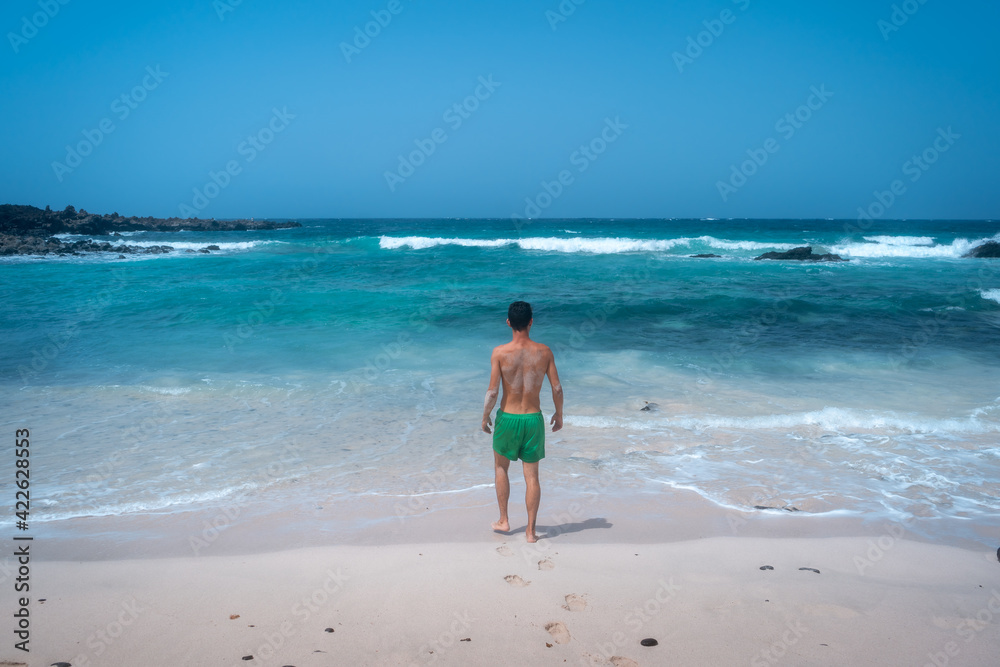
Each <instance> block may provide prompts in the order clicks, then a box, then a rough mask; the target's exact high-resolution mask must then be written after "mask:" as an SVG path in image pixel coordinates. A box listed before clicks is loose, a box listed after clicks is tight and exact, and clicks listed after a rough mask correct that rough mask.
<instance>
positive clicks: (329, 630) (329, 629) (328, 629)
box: [323, 628, 335, 632]
mask: <svg viewBox="0 0 1000 667" xmlns="http://www.w3.org/2000/svg"><path fill="white" fill-rule="evenodd" d="M323 632H335V630H334V629H333V628H327V629H326V630H323Z"/></svg>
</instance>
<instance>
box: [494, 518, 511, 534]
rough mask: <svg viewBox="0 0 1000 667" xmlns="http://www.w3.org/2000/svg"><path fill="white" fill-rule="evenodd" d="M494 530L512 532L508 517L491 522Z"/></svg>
mask: <svg viewBox="0 0 1000 667" xmlns="http://www.w3.org/2000/svg"><path fill="white" fill-rule="evenodd" d="M490 525H491V526H492V527H493V530H495V531H497V532H498V533H509V532H510V522H509V521H507V520H506V519H501V520H500V521H494V522H493V523H491V524H490Z"/></svg>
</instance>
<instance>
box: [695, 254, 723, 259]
mask: <svg viewBox="0 0 1000 667" xmlns="http://www.w3.org/2000/svg"><path fill="white" fill-rule="evenodd" d="M691 257H693V258H694V259H718V258H720V257H722V255H713V254H712V253H703V254H701V255H691Z"/></svg>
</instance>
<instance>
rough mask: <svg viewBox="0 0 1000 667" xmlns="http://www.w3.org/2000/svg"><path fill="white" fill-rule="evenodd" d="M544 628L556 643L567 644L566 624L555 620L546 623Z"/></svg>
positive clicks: (567, 631)
mask: <svg viewBox="0 0 1000 667" xmlns="http://www.w3.org/2000/svg"><path fill="white" fill-rule="evenodd" d="M545 629H546V630H547V631H548V633H549V634H550V635H552V639H553V641H555V643H557V644H568V643H569V630H567V629H566V626H565V625H563V624H562V623H560V622H559V621H556V622H555V623H546V624H545Z"/></svg>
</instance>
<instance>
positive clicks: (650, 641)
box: [639, 637, 660, 646]
mask: <svg viewBox="0 0 1000 667" xmlns="http://www.w3.org/2000/svg"><path fill="white" fill-rule="evenodd" d="M639 643H640V644H642V645H643V646H656V645H657V644H659V643H660V642H658V641H656V640H655V639H653V638H652V637H647V638H646V639H643V640H642V641H641V642H639Z"/></svg>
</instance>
